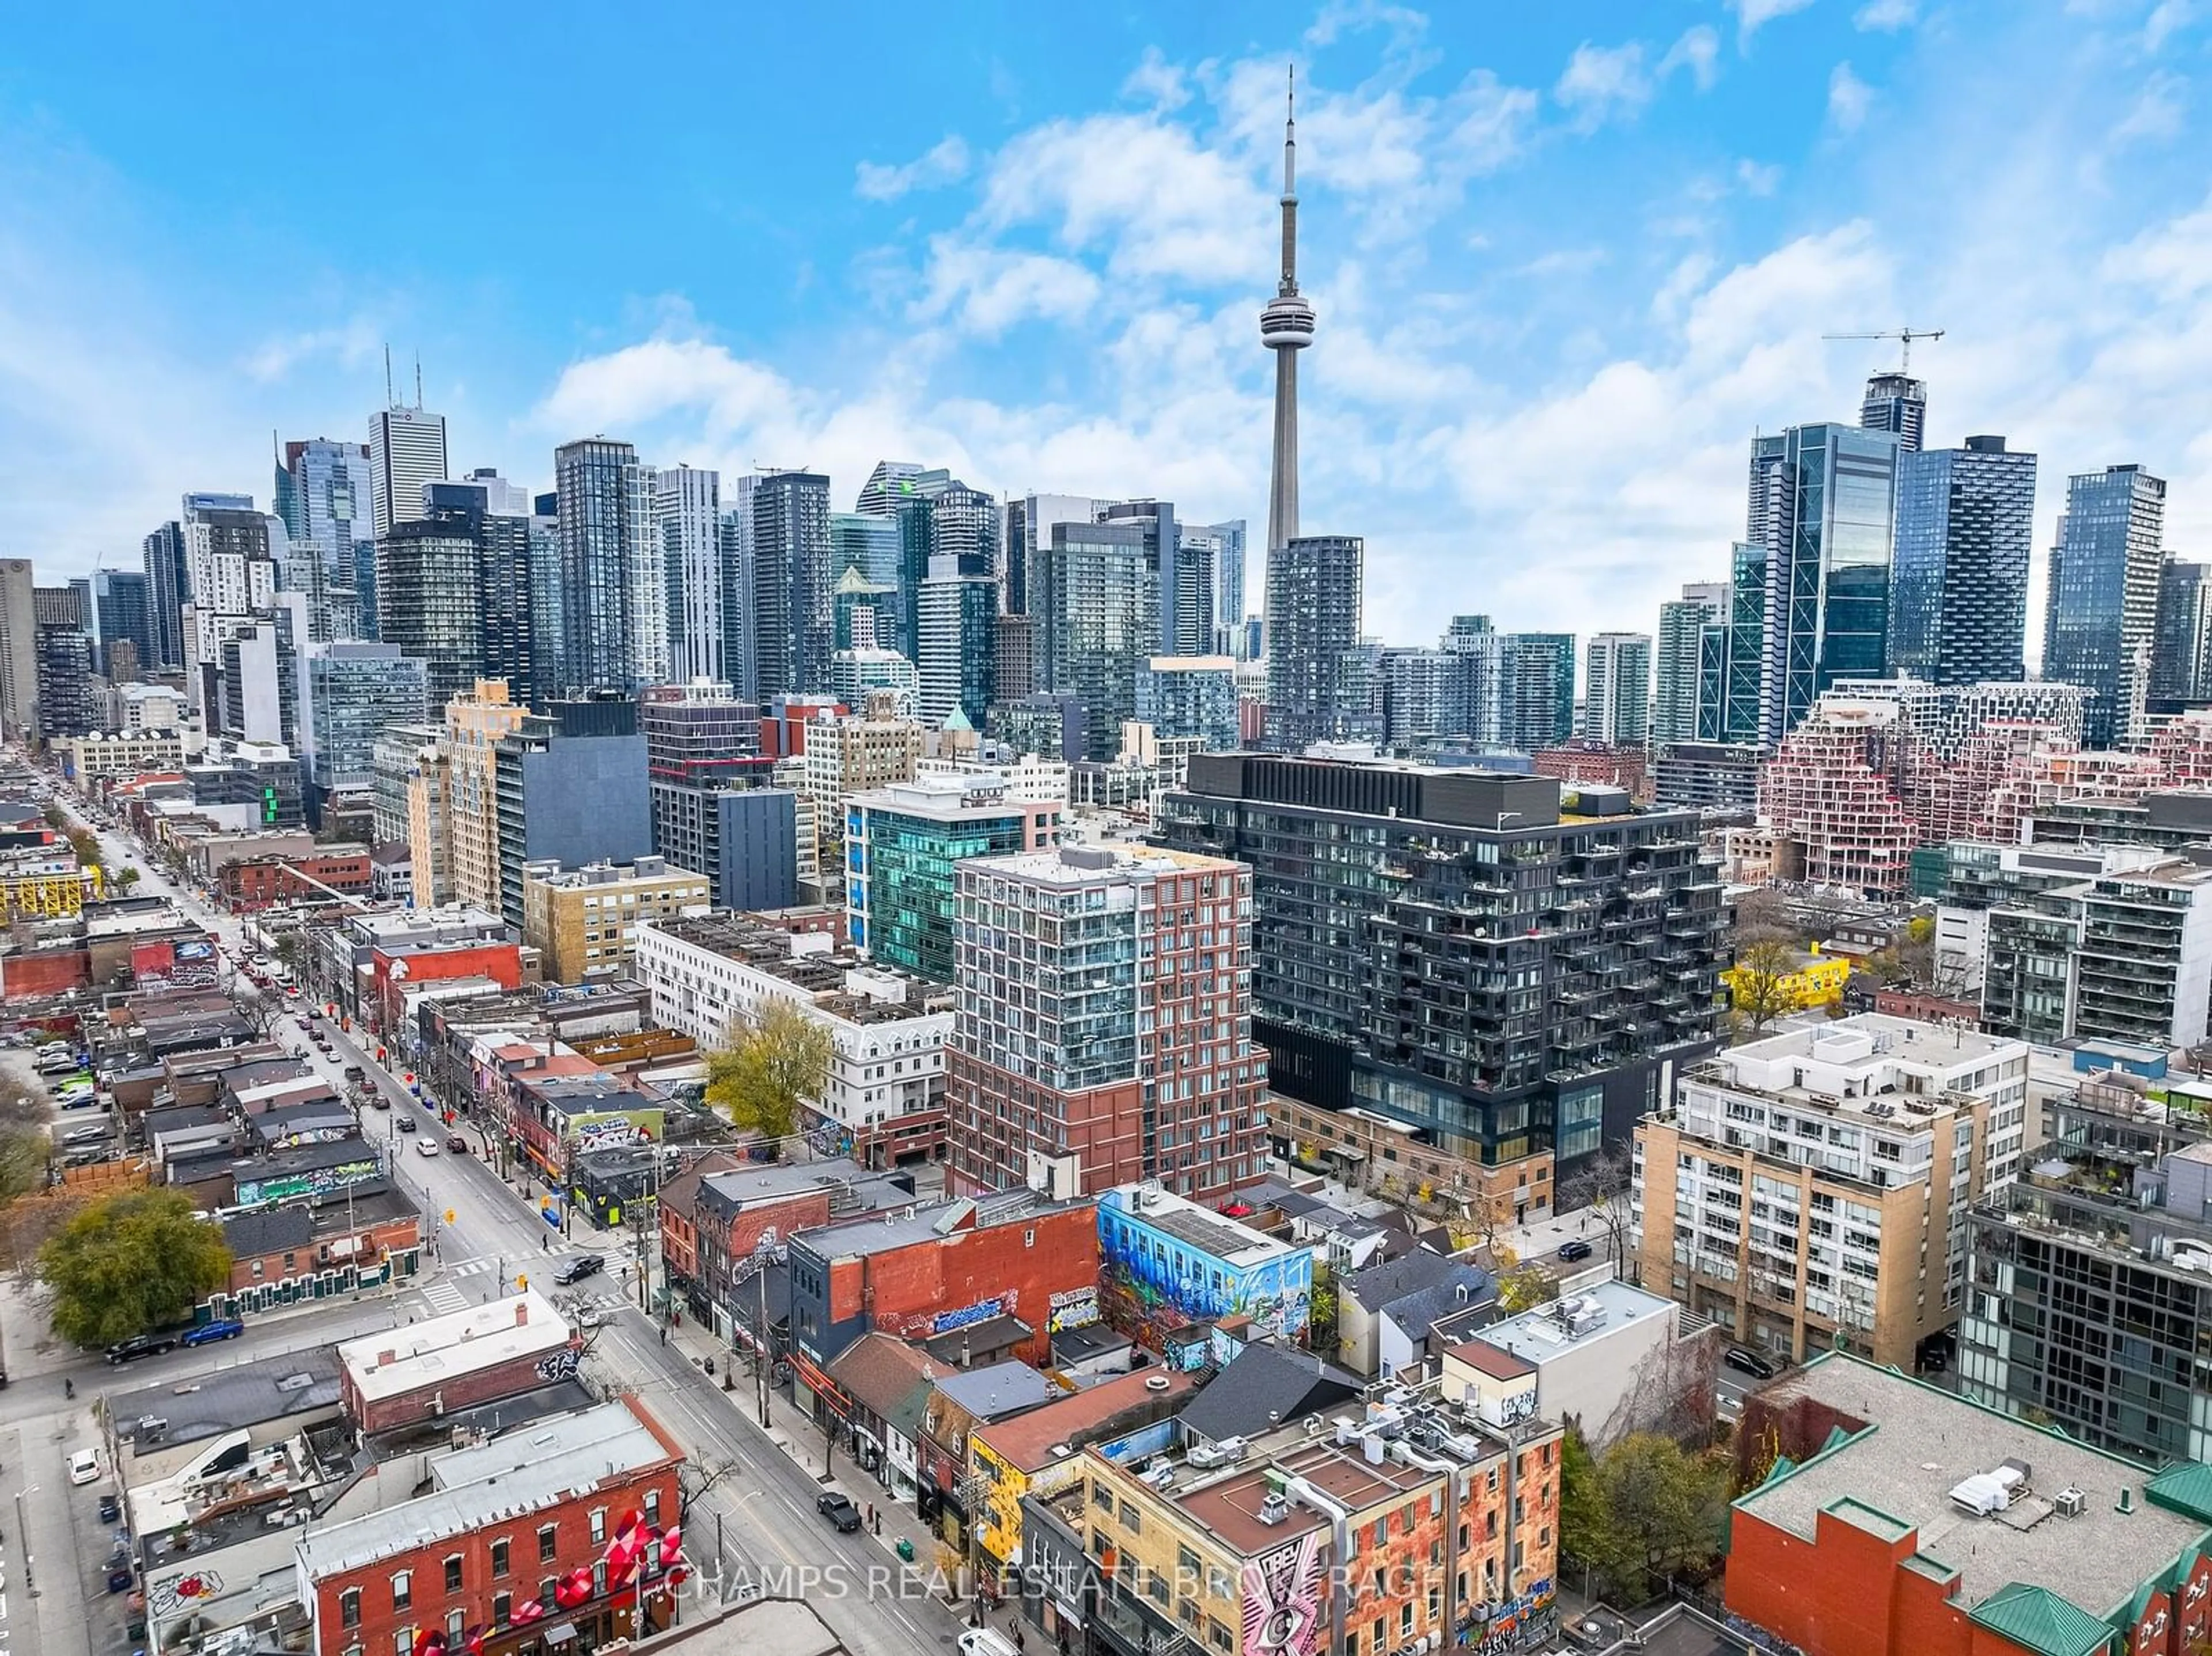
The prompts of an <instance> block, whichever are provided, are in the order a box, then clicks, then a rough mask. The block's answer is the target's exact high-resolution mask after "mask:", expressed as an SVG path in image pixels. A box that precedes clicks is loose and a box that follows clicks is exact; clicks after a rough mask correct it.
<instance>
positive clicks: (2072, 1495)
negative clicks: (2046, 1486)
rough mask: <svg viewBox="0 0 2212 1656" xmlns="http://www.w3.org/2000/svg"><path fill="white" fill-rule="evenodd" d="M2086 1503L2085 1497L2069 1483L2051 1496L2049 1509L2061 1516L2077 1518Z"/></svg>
mask: <svg viewBox="0 0 2212 1656" xmlns="http://www.w3.org/2000/svg"><path fill="white" fill-rule="evenodd" d="M2086 1506H2087V1499H2086V1498H2085V1497H2084V1496H2083V1495H2082V1494H2081V1490H2079V1489H2075V1488H2073V1487H2072V1486H2070V1485H2069V1487H2067V1488H2065V1489H2061V1490H2060V1491H2059V1492H2058V1493H2057V1495H2054V1496H2053V1497H2051V1510H2052V1511H2054V1512H2056V1513H2057V1514H2058V1515H2059V1516H2060V1517H2061V1518H2079V1517H2081V1513H2082V1510H2083V1508H2084V1507H2086Z"/></svg>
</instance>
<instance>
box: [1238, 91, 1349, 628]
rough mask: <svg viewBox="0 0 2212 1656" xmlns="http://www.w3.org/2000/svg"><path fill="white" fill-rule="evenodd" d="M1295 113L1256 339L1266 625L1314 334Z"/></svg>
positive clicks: (1290, 516)
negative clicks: (1301, 269) (1266, 374)
mask: <svg viewBox="0 0 2212 1656" xmlns="http://www.w3.org/2000/svg"><path fill="white" fill-rule="evenodd" d="M1296 113H1297V111H1296V108H1295V106H1293V107H1291V109H1290V110H1289V112H1288V113H1287V114H1286V115H1285V119H1284V122H1283V199H1282V209H1283V276H1282V280H1281V281H1280V282H1277V283H1276V284H1275V297H1274V298H1273V299H1272V300H1269V301H1268V303H1267V309H1265V310H1263V311H1261V312H1260V343H1261V344H1262V345H1264V346H1266V347H1267V349H1269V350H1271V351H1273V353H1274V354H1275V446H1274V456H1273V463H1272V464H1271V467H1270V470H1269V477H1270V483H1269V487H1268V491H1267V557H1268V574H1267V624H1268V626H1269V627H1270V628H1273V626H1274V625H1275V610H1274V599H1275V576H1274V569H1273V560H1274V556H1275V554H1276V553H1277V552H1279V551H1280V550H1281V549H1283V548H1285V547H1286V546H1288V545H1289V544H1290V543H1291V542H1292V541H1294V540H1296V539H1297V538H1298V353H1299V352H1300V351H1302V350H1304V349H1305V348H1306V347H1307V346H1309V345H1310V344H1312V343H1313V337H1314V308H1313V306H1312V305H1310V303H1308V302H1307V300H1306V299H1305V297H1304V295H1303V294H1300V293H1299V292H1298V172H1297V158H1298V143H1297V120H1296V118H1295V116H1296ZM1355 630H1356V629H1355ZM1270 647H1271V649H1272V647H1273V646H1272V642H1271V646H1270Z"/></svg>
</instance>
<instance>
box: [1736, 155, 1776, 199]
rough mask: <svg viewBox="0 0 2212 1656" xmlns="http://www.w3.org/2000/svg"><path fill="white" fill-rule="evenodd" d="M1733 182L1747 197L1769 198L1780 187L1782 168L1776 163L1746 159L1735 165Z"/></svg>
mask: <svg viewBox="0 0 2212 1656" xmlns="http://www.w3.org/2000/svg"><path fill="white" fill-rule="evenodd" d="M1735 181H1736V182H1737V183H1738V184H1740V185H1742V186H1743V193H1744V194H1745V195H1747V196H1771V195H1772V194H1773V193H1774V192H1775V191H1777V190H1778V189H1780V188H1781V187H1782V167H1781V165H1780V163H1778V162H1769V163H1765V164H1763V165H1762V164H1761V163H1760V162H1758V161H1751V160H1749V159H1746V160H1743V161H1738V162H1737V163H1736V164H1735Z"/></svg>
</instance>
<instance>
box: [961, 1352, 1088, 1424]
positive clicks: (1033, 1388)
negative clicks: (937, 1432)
mask: <svg viewBox="0 0 2212 1656" xmlns="http://www.w3.org/2000/svg"><path fill="white" fill-rule="evenodd" d="M937 1395H938V1396H939V1397H940V1398H944V1399H945V1401H947V1402H949V1403H952V1404H957V1405H958V1406H959V1407H960V1408H962V1409H964V1410H967V1411H968V1412H969V1414H970V1415H973V1416H975V1418H976V1419H977V1420H982V1421H990V1420H1000V1419H1003V1418H1004V1417H1005V1416H1008V1415H1012V1414H1017V1413H1019V1412H1020V1411H1022V1410H1027V1409H1034V1408H1036V1406H1037V1405H1038V1404H1046V1403H1050V1402H1052V1401H1053V1400H1054V1398H1059V1397H1061V1396H1063V1395H1065V1393H1064V1392H1062V1391H1061V1389H1060V1387H1059V1386H1056V1385H1054V1383H1053V1382H1052V1381H1051V1380H1047V1379H1046V1378H1045V1377H1044V1376H1043V1375H1042V1374H1039V1373H1037V1371H1036V1369H1034V1368H1030V1366H1029V1364H1027V1363H1025V1362H1013V1361H1011V1360H1010V1361H1008V1362H994V1363H990V1364H988V1365H987V1366H986V1367H984V1368H963V1369H959V1370H957V1371H956V1372H954V1373H952V1374H945V1375H940V1376H939V1379H938V1380H937Z"/></svg>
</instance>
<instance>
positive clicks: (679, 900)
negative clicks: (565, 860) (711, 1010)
mask: <svg viewBox="0 0 2212 1656" xmlns="http://www.w3.org/2000/svg"><path fill="white" fill-rule="evenodd" d="M707 907H708V888H707V877H706V876H705V875H703V874H694V873H692V872H691V871H690V870H689V869H683V868H677V867H674V866H672V865H671V864H670V863H669V862H668V861H667V860H666V859H665V858H660V857H640V858H637V859H636V861H635V862H633V863H629V864H624V865H623V866H621V867H617V866H616V865H615V864H611V863H591V864H586V865H585V866H584V867H582V868H575V869H563V868H562V866H561V865H560V864H558V863H528V864H524V866H523V870H522V940H523V942H525V943H528V944H530V945H531V946H532V948H534V949H538V950H540V951H541V952H542V953H543V954H544V956H545V976H546V978H547V979H548V980H550V981H551V982H554V983H581V982H582V981H583V980H584V979H585V977H586V975H587V974H588V975H597V976H619V975H622V974H624V973H626V972H627V971H628V970H629V963H630V958H631V956H632V955H635V953H636V950H637V937H638V932H639V931H640V929H641V927H642V926H644V925H647V923H648V922H651V921H654V920H665V919H673V918H674V917H675V916H677V915H678V914H681V913H685V912H687V911H698V910H704V909H705V908H707Z"/></svg>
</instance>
